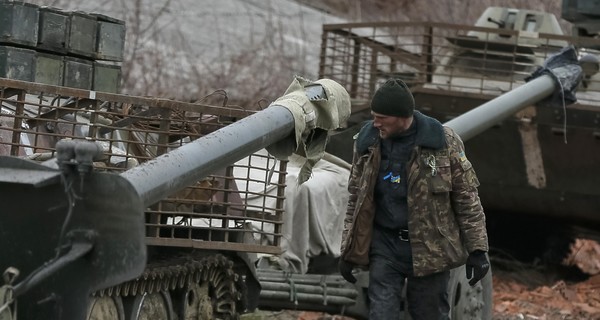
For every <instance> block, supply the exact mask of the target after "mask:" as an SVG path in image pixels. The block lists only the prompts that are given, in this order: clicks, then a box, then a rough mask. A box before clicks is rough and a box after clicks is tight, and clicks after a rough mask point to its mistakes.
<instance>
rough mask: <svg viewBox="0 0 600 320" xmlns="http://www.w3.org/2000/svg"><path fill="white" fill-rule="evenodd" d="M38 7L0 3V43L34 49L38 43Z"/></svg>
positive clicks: (19, 3) (9, 2) (27, 4)
mask: <svg viewBox="0 0 600 320" xmlns="http://www.w3.org/2000/svg"><path fill="white" fill-rule="evenodd" d="M38 8H39V7H38V6H36V5H33V4H29V3H23V2H13V1H0V42H1V43H5V44H19V45H24V46H29V47H35V46H36V45H37V41H38V23H39V22H38V16H39V11H38Z"/></svg>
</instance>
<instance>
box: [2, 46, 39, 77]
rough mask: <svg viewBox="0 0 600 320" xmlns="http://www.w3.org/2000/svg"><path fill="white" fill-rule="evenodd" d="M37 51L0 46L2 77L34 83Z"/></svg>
mask: <svg viewBox="0 0 600 320" xmlns="http://www.w3.org/2000/svg"><path fill="white" fill-rule="evenodd" d="M34 69H35V51H34V50H30V49H24V48H16V47H10V46H2V45H0V77H1V78H8V79H14V80H22V81H33V74H34Z"/></svg>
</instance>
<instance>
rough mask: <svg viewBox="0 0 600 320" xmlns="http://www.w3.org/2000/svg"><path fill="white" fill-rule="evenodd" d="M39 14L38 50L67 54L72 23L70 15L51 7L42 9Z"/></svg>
mask: <svg viewBox="0 0 600 320" xmlns="http://www.w3.org/2000/svg"><path fill="white" fill-rule="evenodd" d="M39 12H40V21H39V26H40V29H39V38H38V48H40V49H44V50H49V51H51V52H56V53H61V54H63V53H66V52H67V41H68V34H69V32H68V31H69V23H70V19H69V14H68V13H66V12H64V11H62V10H59V9H54V8H49V7H42V8H40V10H39Z"/></svg>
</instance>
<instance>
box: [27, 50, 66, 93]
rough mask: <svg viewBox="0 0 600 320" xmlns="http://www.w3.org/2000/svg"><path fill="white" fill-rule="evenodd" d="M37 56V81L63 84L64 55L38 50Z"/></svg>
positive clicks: (55, 84) (56, 84)
mask: <svg viewBox="0 0 600 320" xmlns="http://www.w3.org/2000/svg"><path fill="white" fill-rule="evenodd" d="M35 58H36V59H35V77H34V80H35V82H38V83H45V84H50V85H53V86H62V85H63V78H64V77H63V75H64V60H63V57H62V56H59V55H55V54H49V53H41V52H38V53H37V54H36V57H35Z"/></svg>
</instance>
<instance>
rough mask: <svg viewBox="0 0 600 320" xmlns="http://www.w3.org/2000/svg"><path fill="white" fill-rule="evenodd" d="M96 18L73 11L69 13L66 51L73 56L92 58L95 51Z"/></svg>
mask: <svg viewBox="0 0 600 320" xmlns="http://www.w3.org/2000/svg"><path fill="white" fill-rule="evenodd" d="M96 28H97V26H96V17H94V16H92V15H89V14H86V13H83V12H79V11H74V12H70V13H69V37H68V41H67V51H68V52H69V53H70V54H73V55H79V56H84V57H87V58H93V57H94V53H95V51H96Z"/></svg>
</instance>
